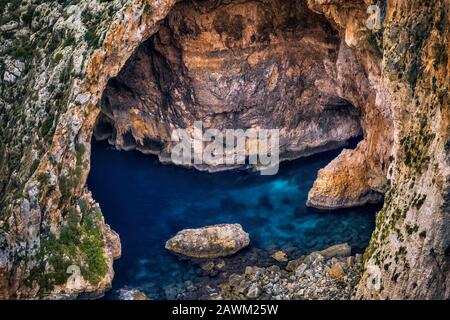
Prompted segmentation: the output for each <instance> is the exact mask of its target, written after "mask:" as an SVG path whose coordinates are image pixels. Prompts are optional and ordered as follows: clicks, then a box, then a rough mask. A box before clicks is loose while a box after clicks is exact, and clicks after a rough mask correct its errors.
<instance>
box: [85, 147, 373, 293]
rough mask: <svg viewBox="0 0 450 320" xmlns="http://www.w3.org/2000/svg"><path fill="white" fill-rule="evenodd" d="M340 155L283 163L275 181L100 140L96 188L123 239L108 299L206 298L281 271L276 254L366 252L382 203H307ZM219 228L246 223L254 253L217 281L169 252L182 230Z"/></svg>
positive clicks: (236, 260) (231, 264)
mask: <svg viewBox="0 0 450 320" xmlns="http://www.w3.org/2000/svg"><path fill="white" fill-rule="evenodd" d="M338 154H339V150H338V151H334V152H328V153H325V154H322V155H319V156H313V157H309V158H306V159H300V160H296V161H291V162H285V163H282V164H281V166H280V171H279V172H278V174H277V175H275V176H260V175H258V174H253V173H248V172H243V171H229V172H221V173H215V174H209V173H205V172H198V171H195V170H193V169H186V168H183V167H177V166H174V165H163V164H160V163H159V161H158V159H157V157H154V156H148V155H143V154H141V153H139V152H137V151H133V152H119V151H116V150H114V149H113V148H112V147H110V146H109V145H108V144H107V143H106V142H95V141H94V142H93V143H92V163H91V171H90V175H89V179H88V185H89V189H90V190H91V191H92V193H93V196H94V198H95V199H96V200H97V201H98V202H99V203H100V206H101V208H102V211H103V214H104V216H105V219H106V222H107V223H108V224H110V225H111V227H112V228H113V229H114V230H115V231H117V232H118V233H119V235H120V238H121V242H122V257H121V258H120V259H119V260H117V261H116V262H115V264H114V269H115V272H116V275H115V278H114V281H113V290H111V291H110V292H109V293H108V294H107V296H106V297H107V298H114V297H115V295H114V294H115V290H116V289H120V288H124V287H126V288H139V289H141V290H143V291H144V292H145V293H147V295H149V297H151V298H152V299H166V298H172V299H173V298H191V299H192V298H202V297H205V296H208V295H209V294H210V293H211V292H214V291H216V292H217V290H218V286H219V284H220V283H221V282H222V281H223V279H224V278H226V277H228V276H229V275H230V274H231V273H233V272H242V271H243V270H244V268H245V266H246V265H260V266H268V265H272V264H277V262H276V261H275V260H273V259H272V258H271V257H270V256H271V254H272V253H273V252H274V251H276V250H284V251H285V252H286V253H287V254H288V257H289V259H295V258H297V257H298V256H300V255H302V254H307V253H310V252H312V251H314V250H321V249H324V248H326V247H329V246H331V245H333V244H337V243H343V242H347V243H349V244H350V245H351V246H352V249H353V250H354V251H355V252H361V251H362V250H363V249H364V248H365V246H366V245H367V243H368V241H369V239H370V235H371V233H372V230H373V229H374V221H375V212H376V211H377V210H378V209H379V207H378V206H367V207H362V208H355V209H346V210H339V211H335V212H327V213H324V212H317V211H314V210H312V209H309V208H306V207H305V205H304V204H305V202H306V199H307V194H308V191H309V189H310V188H311V187H312V185H313V183H314V180H315V178H316V176H317V171H318V170H319V169H320V168H322V167H324V166H325V165H326V164H327V163H329V162H330V161H331V160H332V159H333V158H334V157H336V156H337V155H338ZM218 223H240V224H241V225H242V226H243V228H244V230H245V231H246V232H248V233H249V234H250V239H251V246H250V247H249V248H248V249H246V250H244V251H242V252H241V253H238V254H237V255H235V256H233V257H231V258H226V259H224V260H225V263H226V267H225V268H224V269H223V270H222V271H221V272H220V273H219V274H218V275H214V276H213V277H212V276H211V274H209V273H205V272H204V271H202V270H201V268H200V265H201V264H202V263H204V261H193V260H187V259H183V260H182V259H179V258H178V257H175V256H174V255H172V254H171V253H169V252H167V250H165V249H164V244H165V241H166V240H168V239H169V238H170V237H172V236H173V235H175V234H176V232H178V231H179V230H181V229H185V228H196V227H202V226H206V225H212V224H218ZM191 282H192V283H193V284H194V286H195V287H196V289H195V290H194V289H193V288H192V285H191ZM186 287H190V289H186Z"/></svg>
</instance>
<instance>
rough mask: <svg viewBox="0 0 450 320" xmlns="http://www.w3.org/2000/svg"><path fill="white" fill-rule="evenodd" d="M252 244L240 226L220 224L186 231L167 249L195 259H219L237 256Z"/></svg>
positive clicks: (172, 241)
mask: <svg viewBox="0 0 450 320" xmlns="http://www.w3.org/2000/svg"><path fill="white" fill-rule="evenodd" d="M249 243H250V238H249V236H248V233H246V232H244V230H243V229H242V226H241V225H240V224H219V225H213V226H207V227H203V228H199V229H185V230H182V231H180V232H178V233H177V234H176V235H175V236H174V237H173V238H171V239H169V240H168V241H167V242H166V246H165V247H166V249H167V250H170V251H172V252H175V253H179V254H182V255H185V256H188V257H193V258H206V259H212V258H219V257H225V256H229V255H232V254H235V253H236V252H238V251H239V250H241V249H243V248H245V247H246V246H248V245H249Z"/></svg>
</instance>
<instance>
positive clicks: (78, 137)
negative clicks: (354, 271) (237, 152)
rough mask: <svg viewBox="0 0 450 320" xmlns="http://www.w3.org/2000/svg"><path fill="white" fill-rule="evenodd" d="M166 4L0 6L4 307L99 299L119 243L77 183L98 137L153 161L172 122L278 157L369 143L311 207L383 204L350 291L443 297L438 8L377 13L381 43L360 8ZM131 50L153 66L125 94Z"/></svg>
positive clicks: (361, 4) (388, 8)
mask: <svg viewBox="0 0 450 320" xmlns="http://www.w3.org/2000/svg"><path fill="white" fill-rule="evenodd" d="M175 2H176V1H175V0H154V1H150V0H148V1H145V0H134V1H125V0H116V1H108V2H105V1H85V0H82V1H78V2H77V3H76V4H70V3H69V2H61V1H46V2H43V3H38V2H35V1H32V0H28V1H13V2H6V1H4V2H1V3H0V15H1V19H0V24H1V26H0V28H1V30H2V32H1V33H0V110H1V112H0V212H1V213H0V298H5V299H14V298H16V299H17V298H45V297H50V298H67V297H70V298H74V297H76V296H77V295H78V294H80V293H86V292H87V293H89V292H90V293H91V294H92V295H93V296H98V295H99V294H101V293H102V292H103V291H104V290H106V289H107V288H108V287H109V286H110V284H111V279H112V274H113V269H112V262H113V259H114V258H115V257H117V256H118V255H119V253H120V249H119V248H120V246H119V240H118V237H117V235H116V234H115V233H114V232H112V231H111V230H110V228H109V227H108V226H107V225H106V224H105V222H104V221H103V217H102V216H101V212H100V210H99V207H98V205H97V204H95V201H94V200H93V199H92V196H91V195H90V193H89V192H88V190H87V189H86V187H85V183H86V177H87V175H88V172H89V158H90V139H91V136H92V133H93V131H94V128H95V127H97V128H100V127H99V124H102V123H103V124H104V125H105V128H107V127H108V126H110V129H108V130H106V129H105V130H104V132H103V137H109V138H110V139H111V141H112V142H113V143H115V144H116V145H117V146H121V147H123V148H124V149H128V148H139V149H142V150H143V151H145V152H156V153H159V154H160V155H162V154H163V152H162V151H164V150H166V148H167V144H166V142H167V135H166V133H167V128H170V127H171V125H172V124H174V123H176V124H178V123H177V120H178V119H179V116H178V115H177V112H180V110H182V111H183V112H184V113H183V114H184V115H187V118H186V119H189V120H191V119H194V118H197V115H201V117H204V118H205V119H207V120H208V121H207V123H208V124H209V125H211V126H212V125H216V124H221V125H222V124H223V123H225V124H226V125H227V126H228V125H232V126H233V127H234V126H242V127H245V126H251V125H260V126H269V125H279V126H281V127H283V128H284V131H283V132H282V137H283V142H284V144H283V147H282V150H283V152H284V157H285V158H290V157H297V156H300V155H307V154H309V153H312V152H319V151H321V150H323V149H328V148H330V147H336V146H337V145H341V144H342V142H343V141H345V140H346V139H347V138H348V137H351V136H354V135H355V134H359V133H360V131H362V132H363V135H364V140H363V141H361V142H360V143H359V145H358V146H357V148H356V149H355V150H352V151H344V152H343V153H342V154H341V155H340V156H339V157H338V158H337V159H336V160H335V161H333V162H332V163H331V164H330V165H329V166H327V167H326V168H325V169H324V170H323V171H321V172H320V173H319V177H318V180H317V181H316V183H315V186H314V187H313V189H312V190H311V193H310V199H309V204H310V205H313V206H317V207H323V208H334V207H345V206H350V205H359V204H364V203H367V202H372V201H375V200H377V198H379V197H380V194H383V193H385V205H384V208H383V210H382V211H381V212H380V213H379V214H378V216H377V226H376V230H375V232H374V235H373V238H372V241H371V243H370V245H369V247H368V248H367V251H366V253H365V261H364V272H363V274H362V278H361V281H360V282H359V284H358V286H357V291H356V294H355V297H356V298H362V299H386V298H389V299H395V298H397V299H418V298H422V299H430V298H436V299H448V298H449V297H450V276H449V275H450V272H449V268H450V262H449V252H450V249H449V248H450V238H449V232H448V230H449V225H450V217H449V215H448V212H449V210H450V209H449V208H450V205H449V199H450V195H449V189H450V188H449V185H448V181H449V163H448V161H449V158H448V152H449V143H448V141H449V132H450V130H449V114H450V112H449V106H448V88H449V82H450V80H449V74H450V72H449V71H448V68H449V67H448V55H449V53H450V51H449V42H450V41H449V21H448V19H449V16H450V14H449V10H450V9H449V3H448V1H446V0H437V1H433V2H428V1H400V0H393V1H388V2H387V1H378V4H379V5H380V6H381V7H382V9H383V10H382V13H383V15H382V17H383V19H384V21H383V29H382V30H380V31H371V30H368V29H367V27H366V25H365V23H366V20H367V13H366V10H367V7H368V6H369V5H370V4H372V1H369V0H364V1H363V0H352V1H344V0H327V1H317V0H308V1H307V2H303V1H296V2H295V4H294V1H259V2H258V8H261V9H257V8H255V6H254V5H252V3H253V2H251V1H238V0H235V1H211V2H210V1H202V2H201V3H200V2H197V1H186V2H185V3H184V2H180V4H178V5H177V6H179V7H178V9H176V7H174V5H175ZM305 3H307V7H308V8H307V10H309V11H308V13H307V14H306V15H305V14H304V11H303V9H304V8H306V6H305ZM188 4H189V5H188ZM260 5H261V6H260ZM205 6H206V7H205ZM172 8H174V9H173V10H174V11H173V12H171V9H172ZM180 8H182V9H183V10H185V11H184V12H181V11H180ZM230 8H234V9H239V10H237V11H236V12H237V13H239V14H233V13H231V10H230ZM258 10H261V11H258ZM311 10H312V11H314V12H315V13H316V14H317V15H314V14H313V13H312V12H311ZM198 11H199V12H198ZM272 11H273V12H272ZM188 12H189V13H190V14H189V15H188V14H186V15H184V14H181V13H188ZM219 12H220V15H218V13H219ZM274 12H275V13H276V14H273V13H274ZM286 12H289V14H288V15H287V14H286ZM302 12H303V13H302ZM256 13H258V14H256ZM290 13H292V15H291V14H290ZM239 16H241V17H242V18H239ZM313 16H314V17H316V18H314V19H311V17H313ZM320 17H322V18H320ZM244 18H245V19H244ZM216 20H217V23H216V24H215V25H214V23H213V22H214V21H216ZM183 21H184V23H179V22H183ZM263 22H265V23H263ZM269 22H272V23H269ZM261 23H262V24H261ZM330 25H331V27H330ZM223 26H226V28H224V27H223ZM230 26H232V28H231V27H230ZM325 26H327V27H325ZM275 27H277V28H278V31H277V30H276V29H275ZM234 31H237V32H234ZM250 31H255V33H254V34H253V33H251V32H250ZM248 32H250V33H248ZM153 35H154V37H152V36H153ZM253 36H254V37H253ZM209 44H212V45H214V46H215V47H212V48H211V47H208V45H209ZM138 48H139V49H138ZM149 49H151V50H150V54H146V53H149V52H148V51H149ZM244 49H245V50H244ZM136 50H137V51H136ZM135 51H136V53H135V54H133V53H134V52H135ZM233 52H234V53H233ZM181 54H183V55H184V56H183V57H186V58H187V59H186V60H185V61H188V62H189V64H184V63H180V56H181ZM234 54H235V55H234ZM131 56H133V58H132V60H133V59H134V60H133V61H134V63H138V62H139V60H140V59H147V61H149V63H150V65H151V66H154V67H155V68H154V69H156V70H153V71H145V72H144V71H143V72H139V74H142V75H143V76H148V77H149V78H148V80H149V81H148V83H149V88H145V89H146V90H145V92H139V91H136V89H139V88H140V85H141V84H137V86H136V87H132V89H133V90H132V92H133V94H130V93H127V92H124V91H123V90H124V88H123V87H122V86H121V83H120V81H121V77H122V79H123V80H126V81H130V86H133V85H135V83H133V81H131V80H133V79H135V80H136V78H133V77H130V74H129V72H130V71H132V70H133V67H132V65H133V64H127V66H126V67H125V69H123V71H122V72H121V71H120V70H121V69H122V68H123V66H124V65H125V64H126V62H127V61H128V60H129V58H130V57H131ZM243 58H245V59H246V61H245V62H242V59H243ZM130 61H131V60H130ZM224 61H227V62H228V63H227V64H226V68H228V69H229V70H228V69H227V73H226V74H224V73H223V72H220V71H221V70H222V71H223V68H224V67H223V64H222V63H223V62H224ZM265 61H267V63H265ZM297 65H299V66H297ZM240 67H247V68H248V69H245V70H244V69H243V70H244V71H245V72H244V71H241V70H240V69H239V68H240ZM127 70H128V71H127ZM211 70H215V71H217V72H211ZM139 71H141V70H139ZM228 71H229V72H228ZM127 72H128V73H127ZM119 73H120V74H119ZM242 74H248V75H251V78H250V79H246V78H244V79H242V78H241V75H242ZM161 75H163V76H168V77H169V79H161V77H160V76H161ZM116 76H118V77H116ZM155 76H157V77H160V79H159V80H158V81H157V82H156V83H159V84H163V85H162V86H161V87H158V86H156V87H155V86H154V84H155V81H154V79H153V78H154V77H155ZM123 77H125V78H123ZM111 78H115V80H111V81H110V79H111ZM300 79H301V80H302V81H300ZM297 80H298V81H297ZM108 81H110V82H109V84H108V85H107V83H108ZM187 81H189V82H187ZM114 83H116V84H119V85H117V86H114ZM242 83H243V84H242ZM169 84H172V85H169ZM244 84H245V85H244ZM105 88H107V90H106V93H105V94H104V101H103V103H102V107H100V106H99V102H100V99H101V96H102V95H103V93H104V91H105ZM245 88H248V89H249V90H248V91H246V90H243V89H245ZM252 88H253V90H251V89H252ZM147 89H149V90H147ZM238 92H239V94H237V93H238ZM317 93H320V96H319V95H318V94H317ZM164 97H169V98H170V99H164ZM136 98H138V99H137V100H136ZM141 98H142V99H141ZM146 98H148V100H147V99H146ZM151 99H153V100H154V101H153V103H149V101H151ZM252 99H255V101H258V106H259V107H258V106H256V105H253V104H252V103H249V101H251V100H252ZM108 101H109V102H108ZM266 102H267V103H266ZM269 102H271V103H273V104H275V105H279V106H280V108H281V109H280V110H277V109H276V108H274V107H273V105H271V103H269ZM122 103H123V104H124V109H123V110H122V109H120V108H118V106H119V105H121V104H122ZM127 103H128V105H127ZM133 105H134V106H135V107H136V108H137V109H133V107H132V106H133ZM261 105H262V106H264V108H261ZM349 105H351V106H353V107H349ZM138 106H139V107H138ZM183 108H184V109H183ZM142 111H149V112H155V113H154V114H153V116H151V114H145V113H143V112H142ZM221 111H222V113H221ZM354 111H356V113H354ZM259 113H261V115H259ZM100 114H101V116H100V117H99V115H100ZM255 114H256V116H255ZM236 115H238V116H236ZM274 115H276V116H275V117H274ZM266 116H267V117H268V118H265V117H266ZM322 116H323V117H322ZM355 117H356V118H355ZM157 119H163V120H157ZM252 119H256V120H257V121H255V122H252ZM269 119H274V120H272V121H273V123H271V121H270V120H269ZM317 119H319V121H318V120H317ZM320 119H323V120H324V122H325V123H323V122H321V121H320ZM335 119H337V120H336V123H334V121H335ZM127 121H129V123H127ZM308 121H313V122H308ZM312 123H314V124H317V123H320V124H321V126H316V125H311V126H312V127H309V125H308V124H312ZM118 124H119V125H118ZM330 124H333V125H332V126H330ZM183 125H184V126H187V125H189V122H186V123H180V126H183ZM111 128H115V130H116V133H115V134H114V130H113V129H111ZM219 128H220V126H219ZM339 128H340V129H345V130H346V131H347V130H349V131H348V132H350V133H348V132H339ZM336 129H337V130H336ZM128 131H130V132H131V133H130V134H126V132H128ZM96 133H97V134H98V133H102V132H99V131H98V130H97V132H96ZM111 133H113V134H112V135H111ZM143 133H145V135H144V134H143ZM297 135H298V136H297ZM145 136H147V137H149V138H153V139H145ZM298 137H302V140H300V139H297V138H298ZM122 140H123V141H128V142H123V141H122ZM330 186H332V187H330ZM86 241H88V242H89V243H86ZM83 242H84V244H85V246H83V245H79V244H80V243H81V244H83ZM87 244H89V245H87ZM83 248H93V249H94V251H93V252H87V251H86V250H84V249H83ZM65 252H70V253H71V254H70V255H69V256H67V255H65ZM88 257H95V259H89V258H88ZM68 264H69V265H72V264H77V265H78V266H79V267H80V268H81V274H82V276H83V281H81V282H77V283H81V285H80V286H76V287H73V286H71V285H69V284H68V283H67V280H68V278H69V274H67V272H66V271H67V269H66V267H68ZM330 268H332V269H333V271H332V274H334V275H339V274H341V270H340V269H339V267H336V266H330ZM343 269H344V272H345V268H343ZM374 273H375V274H374ZM374 276H375V277H376V278H377V279H380V287H379V288H378V287H373V286H370V285H369V283H370V281H369V280H370V279H372V278H373V277H374ZM250 291H251V294H250V295H251V296H257V295H258V294H260V293H261V290H260V289H258V288H256V287H253V288H252V290H250Z"/></svg>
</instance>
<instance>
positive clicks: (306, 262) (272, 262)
mask: <svg viewBox="0 0 450 320" xmlns="http://www.w3.org/2000/svg"><path fill="white" fill-rule="evenodd" d="M252 250H253V252H252ZM249 251H250V252H243V253H241V254H237V255H235V256H233V257H230V258H224V259H201V260H190V261H189V262H188V263H194V264H197V265H198V274H199V275H201V276H202V277H201V280H200V281H198V282H195V281H190V280H187V281H184V282H182V283H178V284H176V285H172V286H167V287H166V288H164V291H165V292H164V296H165V297H166V298H167V299H177V300H192V299H202V300H350V299H352V297H353V294H354V289H355V286H356V284H357V283H358V281H359V279H360V274H361V270H362V254H355V255H351V247H350V246H349V245H347V244H339V245H335V246H332V247H329V248H327V249H324V250H322V251H314V252H312V253H310V254H308V255H303V256H300V257H299V258H297V259H293V260H288V259H285V260H284V259H283V260H282V259H277V257H278V256H279V255H280V254H279V253H280V252H282V251H279V252H276V254H274V255H272V257H271V256H270V254H269V252H265V253H266V254H264V252H263V251H262V250H259V249H256V248H253V249H250V250H249ZM283 254H284V252H283ZM285 256H286V254H284V257H285ZM250 257H251V258H250ZM280 260H282V261H280ZM146 294H148V292H146V290H145V288H144V287H143V288H122V289H119V290H116V291H115V292H113V296H114V298H115V299H119V300H143V299H155V298H157V297H154V296H151V295H149V296H147V295H146Z"/></svg>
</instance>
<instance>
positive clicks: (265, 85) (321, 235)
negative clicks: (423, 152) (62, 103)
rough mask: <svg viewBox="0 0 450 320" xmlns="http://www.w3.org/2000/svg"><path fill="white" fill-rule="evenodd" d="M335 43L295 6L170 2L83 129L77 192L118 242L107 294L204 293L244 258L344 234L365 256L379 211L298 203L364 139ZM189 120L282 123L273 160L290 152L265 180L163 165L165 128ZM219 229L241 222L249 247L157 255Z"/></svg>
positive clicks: (303, 250)
mask: <svg viewBox="0 0 450 320" xmlns="http://www.w3.org/2000/svg"><path fill="white" fill-rule="evenodd" d="M340 45H341V41H340V37H339V34H338V33H337V31H335V30H334V29H333V28H332V27H331V26H330V25H329V23H328V22H327V21H326V20H325V19H324V18H323V17H322V16H319V15H316V14H314V13H313V12H311V11H310V10H309V9H308V8H307V6H306V4H305V3H304V2H303V1H267V2H266V1H263V2H261V1H258V2H255V1H238V0H234V1H213V2H209V1H202V2H196V1H184V2H180V3H178V4H176V5H175V6H174V8H173V9H172V11H171V12H170V14H169V15H168V17H167V18H166V19H165V20H164V21H163V22H162V23H161V26H160V29H159V31H158V32H157V33H156V34H155V35H153V36H152V37H151V38H150V39H148V40H147V41H145V42H144V43H143V44H142V45H141V46H140V47H139V48H138V49H137V50H136V52H134V54H133V55H132V57H131V58H130V59H129V61H128V62H127V63H126V65H125V66H124V67H123V69H122V70H121V71H120V73H119V74H118V76H117V77H115V78H113V79H110V80H109V82H108V85H107V87H106V89H105V91H104V94H103V97H102V101H101V108H102V112H101V114H100V116H99V118H98V121H97V125H96V128H95V132H94V137H95V138H94V139H95V140H94V141H93V145H92V161H91V171H90V175H89V180H88V186H89V189H90V190H91V191H92V193H93V196H94V198H95V199H96V200H97V201H98V202H99V203H100V205H101V207H102V211H103V213H104V216H105V218H106V221H107V222H108V223H109V224H110V225H111V226H112V228H113V229H114V230H116V231H117V232H118V233H119V234H120V236H121V242H122V249H123V255H122V258H121V259H120V260H118V261H117V262H116V263H115V270H116V275H115V280H114V282H113V290H112V291H111V292H110V293H109V295H110V297H114V295H115V294H117V293H118V292H119V291H117V290H119V289H122V288H137V289H140V290H142V291H144V292H145V293H147V294H148V295H149V296H150V297H151V298H152V299H197V298H211V297H213V296H214V295H217V294H218V292H219V290H220V289H219V288H220V285H221V284H222V283H224V282H225V281H226V279H227V276H229V275H230V274H232V273H242V272H243V271H244V269H245V266H247V265H252V266H270V265H278V266H281V267H283V264H282V263H281V262H278V261H276V260H274V259H273V258H272V255H273V254H274V253H275V252H276V251H278V250H282V251H283V252H285V253H286V254H287V257H288V258H289V259H295V258H298V257H299V256H301V255H303V254H307V253H310V252H312V251H315V250H321V249H324V248H326V247H328V246H331V245H334V244H337V243H345V242H347V243H349V244H350V245H351V246H352V248H353V249H354V250H355V251H356V252H362V250H363V249H364V247H365V246H366V245H367V243H368V241H369V238H370V235H371V232H372V230H373V228H374V213H375V211H376V210H377V209H378V207H377V208H375V207H365V208H351V209H345V210H343V211H340V212H328V213H318V212H316V211H314V210H312V209H309V208H307V207H306V206H305V203H306V199H307V193H308V191H309V189H310V188H311V187H312V185H313V182H314V180H315V178H316V173H317V171H318V170H319V169H320V168H322V167H324V166H325V165H326V164H327V163H329V162H330V161H331V160H332V159H333V158H335V157H336V156H337V155H338V154H339V152H340V148H341V147H342V146H345V145H347V143H348V141H349V140H352V139H354V138H356V137H359V136H361V135H362V129H361V125H360V115H359V111H358V108H357V107H355V106H353V105H352V104H351V103H350V102H349V101H348V100H347V99H344V98H342V97H341V95H340V89H339V86H338V84H337V82H336V79H335V75H336V68H337V67H336V62H337V60H338V55H339V48H340ZM198 120H201V121H203V123H204V124H205V125H206V127H207V128H215V129H219V130H222V129H229V128H234V129H235V128H238V129H247V128H252V127H261V128H268V129H273V128H276V129H280V130H281V133H282V134H281V137H280V151H281V155H280V156H281V159H282V160H286V159H296V158H301V159H298V160H295V161H289V162H284V163H283V164H282V166H281V168H280V171H279V173H278V174H277V175H276V176H265V177H263V176H258V175H254V174H249V173H247V172H245V171H236V170H234V171H226V172H220V173H215V174H208V173H205V172H200V171H196V170H189V169H186V168H183V167H180V166H174V165H162V164H161V162H168V161H169V159H170V151H171V147H172V145H171V132H172V130H173V129H174V128H190V127H192V125H193V123H194V121H198ZM108 145H113V146H114V147H115V149H118V150H127V151H130V152H119V151H117V150H113V148H110V147H108ZM132 150H136V151H132ZM157 157H158V158H157ZM306 157H307V158H306ZM218 223H240V224H241V225H242V226H243V228H244V230H245V231H246V232H248V233H249V234H250V238H251V246H250V247H248V248H247V249H245V250H243V251H241V252H240V253H238V254H237V255H234V256H232V257H227V258H223V259H212V260H208V261H194V260H181V261H180V260H179V259H178V258H177V257H175V256H173V255H172V254H171V253H169V252H168V251H167V250H165V249H164V243H165V241H166V240H168V239H169V238H170V237H172V236H173V235H174V234H175V233H176V232H178V231H180V230H181V229H184V228H192V227H201V226H205V225H212V224H218Z"/></svg>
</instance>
